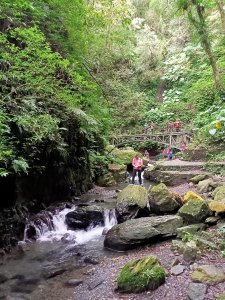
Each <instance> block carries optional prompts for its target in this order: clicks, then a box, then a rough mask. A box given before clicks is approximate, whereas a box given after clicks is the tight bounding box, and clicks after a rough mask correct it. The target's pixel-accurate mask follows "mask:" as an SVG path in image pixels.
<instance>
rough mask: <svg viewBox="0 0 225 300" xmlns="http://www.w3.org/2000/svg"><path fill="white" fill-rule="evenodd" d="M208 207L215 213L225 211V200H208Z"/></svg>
mask: <svg viewBox="0 0 225 300" xmlns="http://www.w3.org/2000/svg"><path fill="white" fill-rule="evenodd" d="M209 209H210V210H211V211H212V212H215V213H224V212H225V202H220V201H214V200H212V201H209Z"/></svg>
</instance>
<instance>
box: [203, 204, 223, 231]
mask: <svg viewBox="0 0 225 300" xmlns="http://www.w3.org/2000/svg"><path fill="white" fill-rule="evenodd" d="M209 208H210V206H209ZM220 219H221V218H220V217H219V216H212V217H208V218H207V219H206V220H205V224H207V225H209V226H212V225H216V224H217V223H218V221H219V220H220Z"/></svg>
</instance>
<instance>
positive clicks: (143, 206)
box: [116, 184, 149, 223]
mask: <svg viewBox="0 0 225 300" xmlns="http://www.w3.org/2000/svg"><path fill="white" fill-rule="evenodd" d="M116 213H117V220H118V222H119V223H121V222H124V221H127V220H129V219H134V218H136V217H140V216H142V217H144V216H147V215H149V203H148V196H147V190H146V188H144V187H142V186H138V185H133V184H129V185H128V186H127V187H125V188H124V189H123V190H122V191H121V192H120V193H119V194H118V196H117V203H116Z"/></svg>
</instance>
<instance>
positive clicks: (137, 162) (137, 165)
mask: <svg viewBox="0 0 225 300" xmlns="http://www.w3.org/2000/svg"><path fill="white" fill-rule="evenodd" d="M132 166H133V173H132V184H134V178H135V176H136V174H137V173H138V179H139V184H140V185H142V178H141V171H142V167H143V160H142V159H141V158H140V157H139V155H138V153H137V154H136V155H135V157H134V158H133V161H132Z"/></svg>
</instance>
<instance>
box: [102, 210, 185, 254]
mask: <svg viewBox="0 0 225 300" xmlns="http://www.w3.org/2000/svg"><path fill="white" fill-rule="evenodd" d="M182 225H183V220H182V218H181V217H179V216H174V215H167V216H158V217H145V218H139V219H133V220H128V221H126V222H124V223H122V224H118V225H115V226H113V227H112V228H111V229H110V230H109V231H108V232H107V234H106V237H105V240H104V246H105V247H107V248H110V249H114V250H122V251H123V250H129V249H133V248H135V247H138V246H140V245H144V244H148V243H153V242H155V238H156V237H157V241H159V240H160V239H163V238H165V237H172V236H176V234H177V228H179V227H181V226H182Z"/></svg>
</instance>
